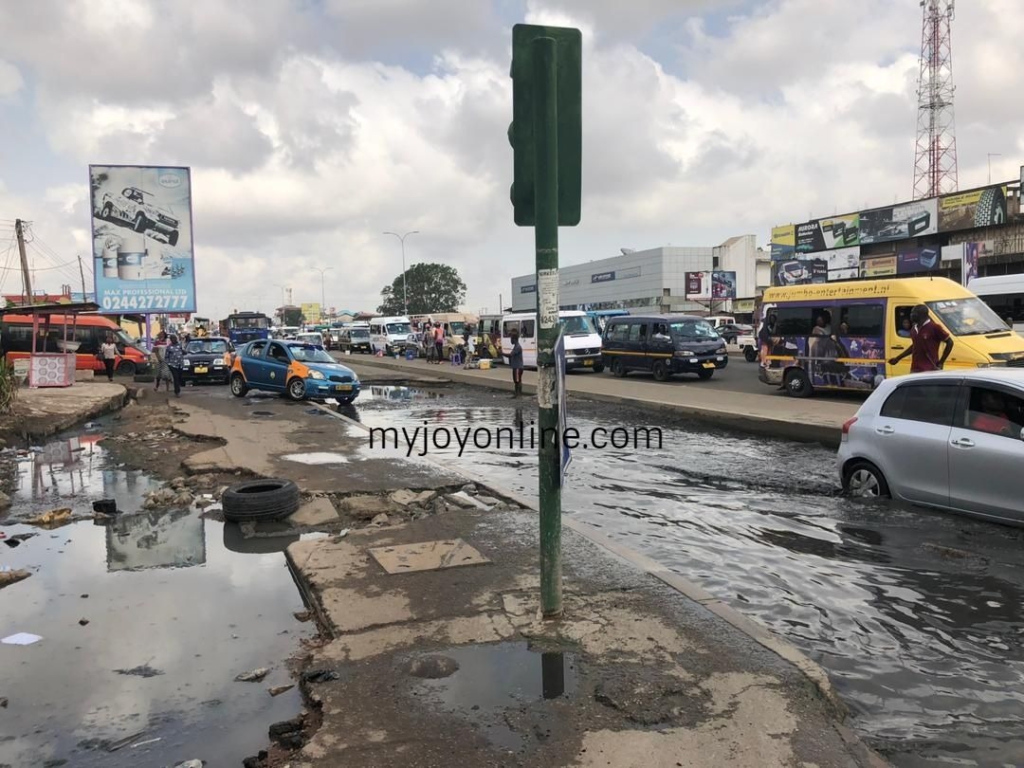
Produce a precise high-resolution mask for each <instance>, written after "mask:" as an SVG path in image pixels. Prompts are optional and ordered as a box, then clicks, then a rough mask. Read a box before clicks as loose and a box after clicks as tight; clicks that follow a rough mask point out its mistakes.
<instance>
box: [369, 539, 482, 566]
mask: <svg viewBox="0 0 1024 768" xmlns="http://www.w3.org/2000/svg"><path fill="white" fill-rule="evenodd" d="M370 555H371V556H372V557H373V559H374V560H376V561H377V562H378V563H379V564H380V567H381V568H383V569H384V570H385V571H387V572H388V573H390V574H396V573H414V572H416V571H438V570H440V569H442V568H461V567H463V566H467V565H483V564H486V563H489V562H491V561H490V560H488V559H487V558H486V557H484V556H483V555H481V554H480V553H479V552H477V551H476V550H475V549H474V548H473V547H471V546H470V545H469V544H467V543H466V542H464V541H463V540H462V539H454V540H452V541H423V542H420V543H418V544H403V545H398V546H394V547H380V548H377V549H371V550H370Z"/></svg>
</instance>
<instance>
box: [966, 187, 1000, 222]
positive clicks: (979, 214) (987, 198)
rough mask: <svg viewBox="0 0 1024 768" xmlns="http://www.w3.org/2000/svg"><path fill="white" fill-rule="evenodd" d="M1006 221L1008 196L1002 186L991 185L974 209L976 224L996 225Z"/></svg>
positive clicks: (982, 194)
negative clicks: (1004, 193)
mask: <svg viewBox="0 0 1024 768" xmlns="http://www.w3.org/2000/svg"><path fill="white" fill-rule="evenodd" d="M1005 223H1006V197H1005V196H1004V195H1003V188H1002V187H990V188H989V189H986V190H985V191H984V192H982V193H981V197H980V198H978V205H977V207H976V208H975V209H974V226H976V227H994V226H997V225H999V224H1005Z"/></svg>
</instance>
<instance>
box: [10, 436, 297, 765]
mask: <svg viewBox="0 0 1024 768" xmlns="http://www.w3.org/2000/svg"><path fill="white" fill-rule="evenodd" d="M98 439H99V437H98V436H97V435H82V436H79V437H77V438H76V439H74V440H70V441H69V440H62V441H57V442H54V443H52V444H50V445H47V446H44V447H42V448H41V449H40V450H37V451H32V452H22V454H21V455H20V456H18V455H16V454H15V453H13V452H7V454H6V455H5V456H4V457H3V458H4V459H6V460H7V464H8V466H10V464H11V460H12V459H13V460H14V471H15V473H16V476H15V490H14V491H13V492H12V493H11V496H12V501H13V507H12V508H11V509H10V510H9V511H8V512H6V513H2V515H7V517H6V519H5V518H4V517H3V516H2V515H0V520H4V522H0V531H3V533H4V534H5V540H4V541H10V540H12V538H13V537H15V536H18V535H20V534H34V535H31V536H30V537H29V538H26V539H24V540H22V541H21V543H20V544H19V545H18V546H17V547H11V546H10V545H5V544H4V542H3V541H0V566H10V567H11V568H15V569H18V568H22V569H27V570H29V571H31V572H32V575H31V577H29V578H28V579H26V580H24V581H21V582H18V583H17V584H14V585H12V586H9V587H7V588H5V589H2V590H0V637H4V638H6V637H8V636H10V635H14V634H16V633H21V632H25V633H31V634H33V635H39V636H41V637H42V639H41V640H39V641H38V642H35V643H33V644H31V645H8V644H2V645H0V669H2V670H3V672H2V674H0V680H2V683H0V698H4V699H6V700H7V705H6V708H5V709H3V710H0V711H2V715H0V721H2V723H3V728H2V730H0V765H11V766H42V765H54V766H56V765H73V766H76V768H77V767H78V766H82V767H83V768H92V767H93V766H97V767H99V766H103V767H104V768H107V767H108V766H112V767H118V766H123V767H124V768H137V767H138V766H151V765H152V766H160V765H174V764H175V763H177V762H179V761H184V760H188V759H193V758H198V759H203V760H206V761H207V764H208V765H211V766H218V765H239V764H241V761H242V759H243V758H244V757H246V756H247V755H251V754H255V753H256V752H257V751H259V750H260V749H262V748H264V747H265V745H266V743H267V728H268V726H269V725H270V724H271V723H274V722H276V721H279V720H284V719H287V718H289V717H293V716H295V715H296V714H297V713H298V711H299V710H300V709H301V707H302V703H301V700H300V696H299V694H298V691H297V689H292V690H291V691H288V692H287V693H285V694H282V695H280V696H277V697H271V696H270V694H269V693H268V690H267V689H268V688H269V687H272V686H277V685H282V684H287V683H289V682H291V680H290V677H289V675H288V671H287V669H285V667H284V665H283V660H285V659H286V658H287V657H288V656H289V655H291V654H292V653H293V652H295V651H296V650H297V649H298V647H299V639H300V638H301V637H304V636H306V635H308V634H309V633H310V629H308V628H307V625H303V624H300V623H299V622H297V621H296V620H295V619H294V617H293V616H292V614H293V612H295V611H300V610H302V608H303V605H302V601H301V599H300V597H299V595H298V592H297V590H296V589H295V585H294V583H293V582H292V580H291V578H290V576H289V574H288V571H287V568H286V565H285V561H284V556H283V555H282V554H281V552H279V551H278V552H269V553H266V554H249V553H246V552H245V551H244V549H245V548H244V546H239V545H238V543H242V544H244V542H241V537H240V536H238V535H236V534H237V529H236V528H234V526H231V525H230V524H228V527H227V528H225V526H224V524H222V523H219V522H217V521H214V520H208V519H205V518H203V517H201V516H200V513H199V512H198V511H196V510H194V509H192V510H189V509H185V510H181V509H179V510H169V511H161V512H156V511H147V512H145V513H140V512H139V510H140V509H141V507H142V501H143V496H144V494H145V493H146V492H147V491H150V490H152V489H153V488H154V487H156V486H155V484H154V482H153V481H152V480H151V479H149V478H148V477H147V476H146V475H144V474H142V473H140V472H136V471H133V470H129V469H125V468H118V467H114V466H111V462H110V459H109V457H108V456H107V454H106V452H105V451H104V450H103V449H102V448H101V447H100V446H99V445H98V444H97V440H98ZM103 498H112V499H116V500H117V505H118V508H119V509H120V510H122V514H120V515H118V516H117V518H116V519H115V520H114V521H112V522H111V523H109V524H105V525H98V524H95V523H94V522H93V521H92V520H83V521H81V522H76V523H73V524H71V525H66V526H64V527H61V528H57V529H54V530H45V529H42V528H38V527H33V526H30V525H24V524H11V521H12V520H14V519H17V520H24V519H25V518H27V517H30V516H31V514H33V513H37V512H42V511H46V510H49V509H53V508H56V507H70V508H71V509H72V511H73V513H74V515H75V516H76V517H78V516H85V515H91V513H92V502H93V501H95V500H97V499H103ZM233 542H238V543H233ZM258 667H271V671H270V673H269V675H268V676H267V677H266V678H265V679H264V680H263V681H262V682H260V683H243V682H235V681H234V678H235V676H236V675H238V674H239V673H243V672H247V671H249V670H252V669H255V668H258ZM61 761H66V762H61Z"/></svg>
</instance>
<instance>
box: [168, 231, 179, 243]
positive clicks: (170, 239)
mask: <svg viewBox="0 0 1024 768" xmlns="http://www.w3.org/2000/svg"><path fill="white" fill-rule="evenodd" d="M167 244H168V245H171V246H175V245H177V244H178V230H174V231H173V232H171V234H169V235H168V236H167Z"/></svg>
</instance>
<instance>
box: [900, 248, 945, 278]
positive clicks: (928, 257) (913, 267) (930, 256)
mask: <svg viewBox="0 0 1024 768" xmlns="http://www.w3.org/2000/svg"><path fill="white" fill-rule="evenodd" d="M940 261H941V251H940V250H939V248H938V247H937V246H934V247H930V248H906V249H904V250H901V251H899V252H898V253H897V254H896V274H898V275H912V274H914V273H915V272H929V271H931V270H933V269H938V268H939V264H940Z"/></svg>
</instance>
